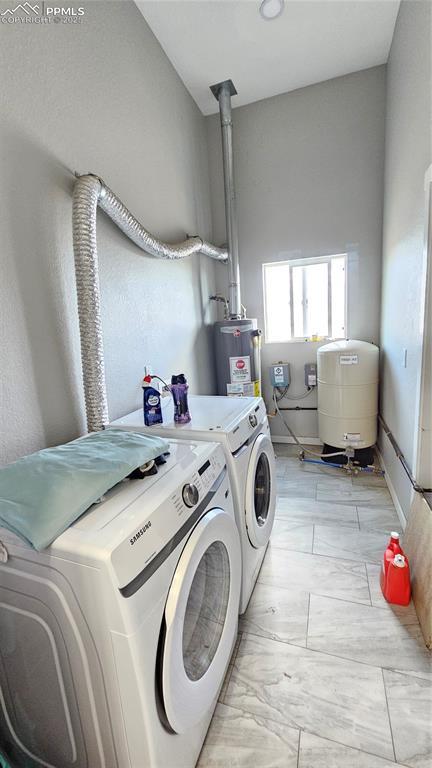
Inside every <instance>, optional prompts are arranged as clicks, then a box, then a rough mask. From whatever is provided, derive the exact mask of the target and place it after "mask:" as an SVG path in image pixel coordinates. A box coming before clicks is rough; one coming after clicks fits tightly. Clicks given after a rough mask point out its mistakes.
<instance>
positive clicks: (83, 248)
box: [72, 174, 228, 432]
mask: <svg viewBox="0 0 432 768" xmlns="http://www.w3.org/2000/svg"><path fill="white" fill-rule="evenodd" d="M98 206H100V208H102V210H103V211H105V213H106V214H107V216H109V217H110V219H112V221H113V222H114V223H115V224H117V226H118V227H119V229H121V231H122V232H124V234H125V235H127V236H128V237H129V238H130V240H132V241H133V242H134V243H135V244H136V245H137V246H138V247H139V248H141V249H142V250H143V251H145V252H146V253H148V254H150V255H151V256H154V257H155V258H158V259H184V258H185V257H186V256H190V255H191V254H193V253H203V254H204V255H205V256H209V257H210V258H212V259H216V260H217V261H222V262H226V261H227V260H228V253H227V251H226V249H224V248H218V247H217V246H215V245H212V244H211V243H207V242H206V241H205V240H202V239H201V238H200V237H198V236H196V237H188V238H187V239H186V240H184V241H183V242H181V243H175V244H170V243H164V242H163V241H162V240H159V239H158V238H157V237H155V236H154V235H152V234H150V232H148V230H146V229H145V228H144V227H143V225H142V224H140V222H139V221H138V220H137V219H136V218H135V217H134V216H133V215H132V214H131V213H130V211H128V209H127V208H126V206H125V205H123V203H122V202H121V200H119V198H118V197H116V195H115V194H114V192H112V191H111V190H110V188H109V187H108V186H107V185H106V184H105V183H104V182H103V181H102V179H100V178H99V176H94V175H93V174H87V175H85V176H78V177H77V181H76V182H75V188H74V193H73V214H72V218H73V246H74V257H75V275H76V288H77V297H78V316H79V326H80V337H81V362H82V371H83V380H84V396H85V405H86V414H87V428H88V431H89V432H97V431H99V430H101V429H103V428H104V427H105V426H106V425H107V424H109V417H108V401H107V393H106V384H105V363H104V352H103V339H102V321H101V311H100V286H99V268H98V252H97V240H96V213H97V208H98Z"/></svg>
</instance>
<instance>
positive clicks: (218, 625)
mask: <svg viewBox="0 0 432 768" xmlns="http://www.w3.org/2000/svg"><path fill="white" fill-rule="evenodd" d="M229 595H230V566H229V558H228V552H227V550H226V547H225V545H224V544H223V543H222V542H221V541H215V542H213V544H211V545H210V546H209V547H208V549H207V550H206V552H205V553H204V555H203V556H202V558H201V560H200V563H199V565H198V568H197V570H196V572H195V576H194V579H193V582H192V586H191V590H190V593H189V597H188V601H187V606H186V613H185V619H184V626H183V662H184V666H185V670H186V674H187V676H188V677H189V679H190V680H199V679H200V678H201V677H202V676H203V675H204V674H205V673H206V672H207V670H208V668H209V666H210V664H211V663H212V660H213V657H214V655H215V653H216V651H217V648H218V645H219V641H220V638H221V635H222V632H223V628H224V625H225V617H226V613H227V607H228V600H229Z"/></svg>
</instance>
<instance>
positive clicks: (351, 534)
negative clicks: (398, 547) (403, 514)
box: [313, 525, 389, 564]
mask: <svg viewBox="0 0 432 768" xmlns="http://www.w3.org/2000/svg"><path fill="white" fill-rule="evenodd" d="M388 538H389V537H388V536H387V534H386V533H384V532H383V531H372V530H360V531H359V530H355V529H354V528H348V527H346V526H339V527H332V526H329V525H316V526H315V535H314V543H313V551H314V553H315V554H317V555H328V556H329V557H342V558H346V559H347V560H357V561H358V560H360V561H369V562H371V563H377V564H379V563H380V562H381V561H382V557H383V552H384V550H385V548H386V544H387V541H388Z"/></svg>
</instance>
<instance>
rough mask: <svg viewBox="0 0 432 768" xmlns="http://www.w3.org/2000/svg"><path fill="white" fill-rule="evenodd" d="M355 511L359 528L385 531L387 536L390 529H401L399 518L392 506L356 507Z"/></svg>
mask: <svg viewBox="0 0 432 768" xmlns="http://www.w3.org/2000/svg"><path fill="white" fill-rule="evenodd" d="M357 512H358V517H359V522H360V528H373V529H374V530H376V531H385V532H386V533H387V535H388V536H390V532H391V531H400V530H401V524H400V520H399V518H398V516H397V512H396V510H395V509H394V507H393V508H391V507H387V508H386V507H384V508H382V507H381V508H380V507H357Z"/></svg>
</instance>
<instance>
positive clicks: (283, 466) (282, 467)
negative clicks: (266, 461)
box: [275, 458, 287, 479]
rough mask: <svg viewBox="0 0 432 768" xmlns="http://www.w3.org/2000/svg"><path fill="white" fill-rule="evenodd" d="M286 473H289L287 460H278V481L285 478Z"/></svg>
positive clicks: (276, 470) (276, 464)
mask: <svg viewBox="0 0 432 768" xmlns="http://www.w3.org/2000/svg"><path fill="white" fill-rule="evenodd" d="M286 471H287V462H286V460H285V459H283V458H276V462H275V472H276V477H277V478H278V479H279V478H282V477H284V476H285V473H286Z"/></svg>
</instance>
